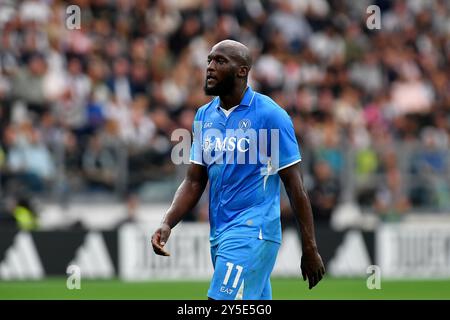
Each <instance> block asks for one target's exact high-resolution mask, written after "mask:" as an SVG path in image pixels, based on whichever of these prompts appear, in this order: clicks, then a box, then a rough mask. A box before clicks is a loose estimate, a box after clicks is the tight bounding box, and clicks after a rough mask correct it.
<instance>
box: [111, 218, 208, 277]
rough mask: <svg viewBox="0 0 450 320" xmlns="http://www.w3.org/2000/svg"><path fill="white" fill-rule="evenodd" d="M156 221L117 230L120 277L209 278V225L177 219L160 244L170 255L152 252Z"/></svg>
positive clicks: (126, 226)
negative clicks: (172, 228) (151, 223)
mask: <svg viewBox="0 0 450 320" xmlns="http://www.w3.org/2000/svg"><path fill="white" fill-rule="evenodd" d="M157 227H158V225H150V224H149V225H137V224H127V225H124V226H123V227H121V228H120V230H119V276H120V278H121V279H123V280H128V281H139V280H162V279H164V280H168V279H177V280H180V279H183V280H190V279H192V280H194V279H196V280H198V279H209V278H210V277H211V275H212V272H213V268H212V263H211V254H210V251H209V250H210V249H209V225H208V224H203V223H180V224H179V225H178V226H177V227H176V228H175V229H174V230H172V233H171V235H170V238H169V241H168V242H167V244H166V246H165V247H164V248H165V249H166V250H167V251H168V252H169V253H170V257H163V256H158V255H156V254H154V252H153V249H152V245H151V236H152V234H153V232H154V231H155V230H156V228H157Z"/></svg>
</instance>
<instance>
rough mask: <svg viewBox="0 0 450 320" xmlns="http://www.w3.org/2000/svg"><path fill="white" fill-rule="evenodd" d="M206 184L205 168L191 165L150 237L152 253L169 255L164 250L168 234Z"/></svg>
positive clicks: (199, 195) (190, 208)
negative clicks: (159, 223) (158, 225)
mask: <svg viewBox="0 0 450 320" xmlns="http://www.w3.org/2000/svg"><path fill="white" fill-rule="evenodd" d="M207 182H208V174H207V172H206V167H205V166H202V165H198V164H194V163H191V164H190V165H189V169H188V171H187V173H186V177H185V178H184V180H183V182H182V183H181V185H180V186H179V187H178V190H177V192H176V193H175V196H174V198H173V201H172V204H171V206H170V208H169V209H168V210H167V213H166V214H165V216H164V218H163V220H162V222H161V226H160V227H159V228H158V229H157V230H156V231H155V233H154V234H153V236H152V246H153V251H154V252H155V253H156V254H158V255H161V256H169V255H170V254H169V253H168V252H167V251H166V250H164V245H165V244H166V243H167V240H168V239H169V236H170V232H171V230H172V228H173V227H175V226H176V225H177V224H178V222H180V221H181V220H182V219H183V217H184V216H185V215H186V214H187V213H188V212H189V211H190V210H192V208H194V206H195V205H196V204H197V203H198V201H199V200H200V197H201V196H202V194H203V191H204V190H205V187H206V184H207Z"/></svg>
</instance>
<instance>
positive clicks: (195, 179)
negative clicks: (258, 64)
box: [152, 40, 325, 289]
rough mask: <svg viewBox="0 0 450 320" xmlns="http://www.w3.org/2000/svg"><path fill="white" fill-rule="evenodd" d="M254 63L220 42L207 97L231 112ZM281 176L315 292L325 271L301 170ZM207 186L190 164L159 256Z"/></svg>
mask: <svg viewBox="0 0 450 320" xmlns="http://www.w3.org/2000/svg"><path fill="white" fill-rule="evenodd" d="M251 63H252V62H251V58H250V52H249V50H248V48H247V47H246V46H244V45H243V44H241V43H239V42H236V41H231V40H225V41H222V42H219V43H218V44H216V45H215V46H214V47H213V48H212V49H211V52H210V54H209V55H208V67H207V70H206V81H205V88H204V89H205V93H206V94H208V95H219V97H220V101H221V106H222V108H224V109H227V110H228V109H230V108H232V107H233V106H235V105H238V104H239V103H240V102H241V100H242V97H243V95H244V93H245V90H246V88H247V78H248V72H249V71H250V68H251ZM278 175H279V176H280V178H281V180H282V182H283V184H284V186H285V189H286V192H287V195H288V197H289V200H290V203H291V206H292V209H293V212H294V214H295V217H296V220H297V222H298V225H299V229H300V233H301V239H302V252H303V255H302V259H301V270H302V276H303V280H305V281H306V280H308V282H309V289H312V288H313V287H314V286H315V285H317V283H319V281H320V280H321V279H322V277H323V275H324V273H325V268H324V265H323V262H322V258H321V257H320V255H319V252H318V250H317V245H316V240H315V233H314V222H313V215H312V210H311V205H310V202H309V198H308V195H307V192H306V190H305V188H304V186H303V181H302V177H301V174H300V166H299V165H298V164H295V165H292V166H289V167H287V168H285V169H283V170H280V171H279V172H278ZM207 182H208V173H207V170H206V167H205V166H202V165H198V164H194V163H191V164H190V166H189V168H188V171H187V174H186V177H185V179H184V180H183V182H182V183H181V185H180V187H179V188H178V190H177V192H176V193H175V196H174V199H173V201H172V204H171V206H170V208H169V209H168V211H167V213H166V215H165V216H164V218H163V221H162V223H161V226H160V227H159V228H158V229H157V230H156V231H155V233H154V234H153V236H152V246H153V250H154V252H155V253H156V254H158V255H162V256H169V255H170V254H169V253H168V252H167V251H166V250H164V246H165V244H166V243H167V240H168V239H169V236H170V233H171V230H172V229H173V228H174V227H175V226H176V225H177V224H178V223H179V222H180V221H181V220H182V219H183V217H184V216H185V215H186V214H187V213H188V212H189V211H191V210H192V209H193V208H194V207H195V205H196V204H197V203H198V201H199V200H200V197H201V196H202V194H203V192H204V190H205V187H206V184H207Z"/></svg>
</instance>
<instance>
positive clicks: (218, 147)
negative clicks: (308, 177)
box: [176, 119, 280, 169]
mask: <svg viewBox="0 0 450 320" xmlns="http://www.w3.org/2000/svg"><path fill="white" fill-rule="evenodd" d="M205 126H206V125H204V123H203V122H202V121H195V122H194V141H193V142H194V143H193V152H194V155H195V157H194V158H195V159H194V160H196V161H197V162H203V163H205V164H207V165H208V164H213V163H215V164H223V163H226V164H257V163H260V164H263V165H264V166H266V165H267V161H268V159H269V158H270V159H271V160H270V161H271V164H270V166H271V167H272V168H275V169H276V168H278V159H279V152H280V150H279V129H259V130H256V129H253V128H251V121H250V120H249V119H242V120H241V121H240V122H239V125H238V126H239V127H240V128H239V129H226V131H225V132H222V131H221V130H219V129H216V128H208V129H204V127H205ZM176 154H179V152H177V153H176ZM234 154H237V157H235V156H233V155H234Z"/></svg>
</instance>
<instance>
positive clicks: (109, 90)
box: [0, 0, 450, 221]
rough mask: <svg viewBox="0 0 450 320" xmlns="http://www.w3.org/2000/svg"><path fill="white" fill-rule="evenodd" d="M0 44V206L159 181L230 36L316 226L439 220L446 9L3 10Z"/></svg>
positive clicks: (283, 3) (134, 0)
mask: <svg viewBox="0 0 450 320" xmlns="http://www.w3.org/2000/svg"><path fill="white" fill-rule="evenodd" d="M371 4H375V5H378V6H379V8H380V9H381V29H379V30H377V29H374V30H370V29H368V28H367V25H366V21H367V18H368V17H369V15H370V13H367V12H366V9H367V7H368V6H369V5H371ZM69 5H77V6H79V8H80V9H81V10H80V13H81V16H80V22H81V28H80V29H71V28H69V27H70V25H69V24H67V19H68V17H69V16H70V15H71V14H72V13H73V11H69V13H67V12H66V9H67V7H68V6H69ZM0 36H1V38H0V48H1V50H0V168H1V171H0V185H1V193H2V194H3V195H8V194H12V195H13V194H21V195H24V194H25V195H26V194H39V195H41V196H54V195H55V194H56V195H58V196H59V197H62V198H67V197H70V195H72V194H74V193H76V192H83V191H86V190H88V191H92V190H107V191H108V192H116V191H117V190H118V189H120V190H121V191H122V192H123V193H124V194H128V193H129V192H130V190H132V191H136V190H139V187H140V186H142V184H143V183H147V182H148V181H152V180H158V179H163V178H167V177H170V176H171V175H172V174H174V172H175V171H176V168H175V166H174V165H173V164H172V162H171V161H170V152H171V147H172V145H173V144H174V143H175V142H172V141H170V135H171V132H172V131H173V130H174V129H177V128H186V129H189V130H190V129H191V125H192V121H193V118H194V115H195V112H196V109H197V108H198V107H199V106H201V105H202V104H204V103H206V102H207V101H209V98H208V97H206V96H205V95H204V93H203V83H204V76H205V68H206V56H207V54H208V52H209V50H210V48H211V47H212V45H214V44H215V43H216V42H218V41H220V40H223V39H235V40H238V41H241V42H243V43H245V44H246V45H247V46H248V47H249V48H250V49H251V51H252V54H253V57H254V65H253V68H252V70H251V77H250V79H249V82H250V85H251V86H252V87H253V89H255V90H258V91H259V92H261V93H264V94H268V95H270V96H271V97H272V98H273V99H274V100H275V101H277V102H278V103H279V104H280V105H281V106H283V107H284V108H285V109H286V110H287V111H288V112H289V114H290V115H291V117H292V119H293V121H294V125H295V129H296V132H297V135H298V141H299V143H300V146H301V150H302V154H303V159H304V168H303V170H304V175H305V182H306V184H307V187H308V190H309V192H310V197H311V202H312V206H313V209H314V213H315V215H316V218H317V220H318V221H322V220H323V221H328V219H329V217H330V215H331V213H332V212H333V210H334V208H335V207H336V206H337V205H338V203H340V202H342V201H357V202H358V203H359V204H360V205H361V206H364V207H367V208H370V209H372V210H374V211H376V212H379V213H381V214H383V216H385V217H390V216H392V215H394V216H396V215H398V214H400V213H402V212H408V211H409V210H412V209H413V208H426V210H432V211H436V210H441V211H442V210H449V209H450V200H449V199H450V191H449V185H450V175H449V152H448V149H449V134H450V125H449V123H450V112H449V111H450V77H449V75H450V64H449V60H450V3H449V2H448V1H445V0H433V1H425V0H410V1H405V0H403V1H402V0H399V1H398V0H378V1H375V0H373V1H369V0H359V1H350V0H246V1H243V0H215V1H210V0H117V1H110V0H78V1H75V0H74V1H70V2H69V1H58V0H25V1H8V0H1V1H0ZM124 181H126V183H125V185H123V182H124ZM121 183H122V184H121Z"/></svg>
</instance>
